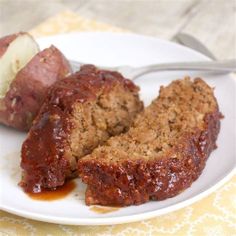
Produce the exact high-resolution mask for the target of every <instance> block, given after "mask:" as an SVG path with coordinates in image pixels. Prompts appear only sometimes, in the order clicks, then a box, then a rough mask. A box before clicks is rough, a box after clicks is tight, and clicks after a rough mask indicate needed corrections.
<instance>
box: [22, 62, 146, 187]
mask: <svg viewBox="0 0 236 236" xmlns="http://www.w3.org/2000/svg"><path fill="white" fill-rule="evenodd" d="M138 91H139V89H138V87H137V86H135V85H134V84H133V83H132V82H131V81H130V80H128V79H125V78H123V77H122V75H121V74H119V73H117V72H110V71H104V70H98V69H96V68H95V67H94V66H91V65H87V66H84V67H82V69H81V70H80V71H79V72H77V73H75V74H74V75H71V76H69V77H67V78H65V79H62V80H61V81H58V82H57V83H55V85H53V86H52V87H51V89H50V90H49V92H48V95H47V97H46V100H45V101H44V104H43V106H42V107H41V110H40V112H39V114H38V116H37V117H36V119H35V120H34V122H33V126H32V128H31V129H30V131H29V133H28V137H27V139H26V140H25V142H24V143H23V146H22V153H21V156H22V160H21V167H22V169H23V176H22V181H21V186H22V187H23V188H24V190H25V191H26V192H40V191H42V190H43V189H55V188H56V187H58V186H61V185H63V184H64V182H65V180H66V179H67V178H71V177H73V176H74V175H75V174H76V173H77V171H76V170H77V160H78V159H79V158H80V157H83V156H85V155H86V154H89V153H91V151H92V150H93V149H94V148H95V147H97V146H98V145H100V144H103V143H104V142H105V141H106V140H107V139H108V138H109V137H111V136H114V135H117V134H120V133H122V132H125V131H127V130H128V128H129V126H130V125H131V123H132V121H133V120H134V118H135V116H136V115H137V113H139V112H140V111H141V110H142V109H143V103H142V102H141V101H140V100H139V96H138Z"/></svg>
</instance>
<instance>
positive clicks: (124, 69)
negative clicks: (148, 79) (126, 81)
mask: <svg viewBox="0 0 236 236" xmlns="http://www.w3.org/2000/svg"><path fill="white" fill-rule="evenodd" d="M70 64H71V66H72V69H73V71H76V70H79V69H80V67H81V66H82V65H84V63H81V62H78V61H73V60H70ZM99 68H100V69H104V70H115V71H118V72H120V73H121V74H122V75H123V76H124V77H127V78H130V79H133V80H134V79H137V78H138V77H140V76H141V75H144V74H148V73H151V72H156V71H171V70H175V71H176V70H191V71H208V72H214V73H230V72H235V71H236V60H235V59H230V60H222V61H194V62H170V63H158V64H152V65H146V66H140V67H132V66H126V65H125V66H116V67H103V66H99Z"/></svg>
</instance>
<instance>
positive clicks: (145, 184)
mask: <svg viewBox="0 0 236 236" xmlns="http://www.w3.org/2000/svg"><path fill="white" fill-rule="evenodd" d="M220 118H221V114H220V113H219V110H218V105H217V101H216V99H215V97H214V95H213V90H212V88H210V87H209V86H208V85H207V84H206V83H205V82H204V81H203V80H202V79H199V78H197V79H195V80H194V81H193V82H192V81H191V80H190V79H189V78H185V79H183V80H176V81H174V82H172V83H171V84H170V85H169V86H167V87H161V88H160V94H159V96H158V97H157V98H156V99H155V100H154V101H153V102H152V103H151V105H150V106H148V107H147V108H146V109H145V111H144V113H141V114H139V115H138V117H137V118H136V119H135V121H134V124H133V126H132V127H131V128H130V129H129V131H128V132H127V133H125V134H121V135H120V136H116V137H113V138H111V139H109V140H108V142H107V143H106V144H105V145H104V146H101V147H98V148H97V149H95V150H94V151H93V152H92V153H91V154H90V155H87V156H85V157H83V158H82V159H80V160H79V162H78V171H79V175H80V177H81V178H82V180H83V182H84V183H86V184H87V185H88V187H87V190H86V204H88V205H91V204H101V205H119V206H127V205H132V204H135V205H138V204H141V203H144V202H147V201H149V200H163V199H166V198H169V197H173V196H175V195H176V194H178V193H180V192H181V191H183V190H184V189H186V188H187V187H189V186H190V185H191V184H192V182H193V181H194V180H196V179H197V178H198V176H199V175H200V173H201V171H202V170H203V168H204V166H205V162H206V160H207V157H208V156H209V155H210V153H211V151H212V150H213V149H214V148H216V144H215V143H216V138H217V135H218V132H219V129H220Z"/></svg>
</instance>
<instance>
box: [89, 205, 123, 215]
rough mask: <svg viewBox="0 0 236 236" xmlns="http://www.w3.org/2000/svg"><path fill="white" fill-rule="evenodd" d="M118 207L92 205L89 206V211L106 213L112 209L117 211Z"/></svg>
mask: <svg viewBox="0 0 236 236" xmlns="http://www.w3.org/2000/svg"><path fill="white" fill-rule="evenodd" d="M119 209H120V207H100V206H92V207H90V208H89V210H90V211H94V212H96V213H99V214H106V213H110V212H113V211H118V210H119Z"/></svg>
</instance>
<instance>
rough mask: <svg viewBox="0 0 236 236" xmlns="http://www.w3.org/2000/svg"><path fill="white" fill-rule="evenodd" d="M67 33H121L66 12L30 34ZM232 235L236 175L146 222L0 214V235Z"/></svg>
mask: <svg viewBox="0 0 236 236" xmlns="http://www.w3.org/2000/svg"><path fill="white" fill-rule="evenodd" d="M71 31H122V30H121V29H118V28H116V27H112V26H109V25H106V24H102V23H98V22H96V21H92V20H88V19H84V18H82V17H80V16H78V15H77V14H75V13H72V12H69V11H66V12H63V13H60V14H58V15H57V16H55V17H52V18H50V19H48V20H47V21H45V22H43V23H42V24H41V25H39V26H38V27H36V28H34V29H33V30H32V31H31V33H32V34H33V35H34V36H37V37H38V36H48V35H53V34H58V33H66V32H71ZM81 234H82V235H165V236H166V235H196V236H203V235H208V236H223V235H236V176H234V177H233V178H232V179H231V180H230V181H229V182H228V183H226V184H225V185H224V186H223V187H221V188H220V189H218V190H217V191H215V192H214V193H213V194H211V195H209V196H208V197H206V198H204V199H203V200H201V201H198V202H197V203H195V204H192V205H191V206H188V207H185V208H183V209H181V210H178V211H175V212H173V213H169V214H166V215H163V216H160V217H155V218H153V219H150V220H145V221H141V222H136V223H129V224H121V225H112V226H66V225H60V224H49V223H44V222H39V221H34V220H29V219H25V218H23V217H18V216H15V215H12V214H9V213H6V212H3V211H1V212H0V235H68V236H70V235H81Z"/></svg>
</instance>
